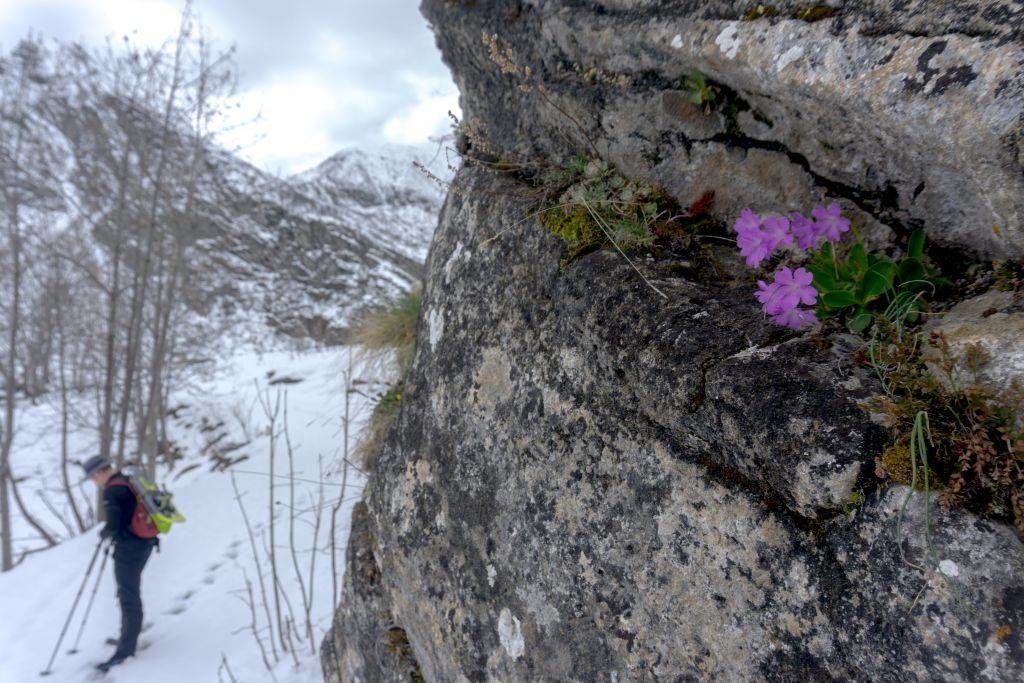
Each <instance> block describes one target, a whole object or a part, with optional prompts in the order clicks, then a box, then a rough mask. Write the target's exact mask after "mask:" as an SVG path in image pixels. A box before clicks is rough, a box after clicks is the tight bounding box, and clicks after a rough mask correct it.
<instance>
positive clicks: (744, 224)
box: [733, 209, 761, 235]
mask: <svg viewBox="0 0 1024 683" xmlns="http://www.w3.org/2000/svg"><path fill="white" fill-rule="evenodd" d="M760 227H761V217H760V216H758V215H757V214H756V213H754V212H753V210H751V209H743V211H741V212H740V217H739V218H737V219H736V223H735V225H733V228H734V229H735V230H736V232H737V233H739V234H741V235H742V234H743V233H744V232H750V231H751V230H758V229H760Z"/></svg>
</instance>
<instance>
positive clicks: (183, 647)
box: [0, 349, 367, 683]
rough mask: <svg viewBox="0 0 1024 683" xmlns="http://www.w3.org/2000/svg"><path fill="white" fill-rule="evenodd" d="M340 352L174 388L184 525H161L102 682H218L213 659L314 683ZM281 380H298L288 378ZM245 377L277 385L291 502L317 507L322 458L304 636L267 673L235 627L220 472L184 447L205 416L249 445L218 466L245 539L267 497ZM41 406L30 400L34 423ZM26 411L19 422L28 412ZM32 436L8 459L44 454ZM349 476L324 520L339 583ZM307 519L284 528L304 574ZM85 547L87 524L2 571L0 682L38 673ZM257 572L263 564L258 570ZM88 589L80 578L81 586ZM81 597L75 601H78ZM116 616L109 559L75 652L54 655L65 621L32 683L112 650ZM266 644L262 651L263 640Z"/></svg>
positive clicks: (233, 364)
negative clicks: (133, 638) (128, 650)
mask: <svg viewBox="0 0 1024 683" xmlns="http://www.w3.org/2000/svg"><path fill="white" fill-rule="evenodd" d="M346 356H347V351H345V350H342V349H334V350H330V351H320V352H308V353H304V354H301V355H294V354H290V353H287V352H276V353H269V354H265V355H262V356H259V355H256V354H255V353H242V354H237V355H235V356H234V357H233V358H231V359H229V360H228V361H227V362H226V363H225V364H224V365H223V366H222V367H221V369H220V371H219V372H218V373H217V374H216V375H215V376H214V377H212V378H210V379H208V380H205V381H202V382H199V383H197V384H196V386H195V387H194V388H193V389H192V390H190V391H189V392H187V393H185V394H182V395H181V396H179V398H180V399H181V401H182V402H183V403H185V404H187V407H186V408H184V409H183V411H182V413H181V414H182V416H183V417H182V419H181V420H180V421H179V423H178V424H177V426H176V428H175V429H176V435H175V436H176V440H177V441H178V442H179V443H182V444H184V445H185V448H184V450H185V452H186V453H188V454H189V455H187V457H186V459H185V460H184V461H183V462H181V463H179V464H178V466H177V467H176V471H177V472H181V471H182V470H183V468H184V467H185V466H188V465H189V464H195V463H203V465H202V466H200V467H196V468H194V469H192V470H190V471H188V472H186V473H185V474H184V475H183V476H181V477H180V478H179V479H177V480H174V479H172V478H171V477H172V476H173V474H172V475H170V476H165V477H163V478H164V480H165V481H166V482H167V483H168V484H169V485H170V487H171V488H172V490H173V491H174V493H175V500H176V502H177V503H178V505H179V507H180V509H181V510H182V511H183V512H184V514H185V515H186V517H187V518H188V521H187V522H186V523H184V524H182V525H180V526H178V527H176V528H174V529H173V530H172V531H171V533H170V534H169V535H168V536H167V537H166V538H165V539H164V540H163V544H162V550H161V552H160V553H159V554H154V555H153V556H152V557H151V559H150V561H149V564H148V565H147V567H146V570H145V571H144V573H143V582H142V592H143V603H144V607H145V622H146V624H148V627H147V628H145V630H144V632H143V634H142V638H141V641H140V642H141V647H142V648H143V649H141V650H140V652H139V653H138V656H137V657H136V658H134V659H131V660H129V661H128V662H126V663H125V664H124V665H122V666H121V667H118V668H117V669H114V670H113V671H111V672H110V673H109V674H108V675H107V676H106V677H105V678H103V680H110V681H129V680H146V681H148V682H149V683H165V682H166V683H172V682H174V683H177V682H180V681H218V680H225V681H226V680H230V679H229V678H228V677H227V674H226V673H223V672H220V673H218V669H219V667H221V665H222V662H223V661H226V662H227V665H228V666H229V667H230V669H231V673H232V674H233V676H234V679H235V680H238V681H264V680H268V681H269V680H276V681H319V680H321V679H322V676H321V673H320V667H319V661H318V657H317V655H316V654H315V649H316V648H317V647H318V645H319V641H320V639H321V638H322V636H323V634H324V632H325V630H326V629H327V628H328V627H329V625H330V618H331V614H332V612H333V607H334V605H333V603H334V600H333V598H332V595H331V593H332V581H331V571H330V564H331V558H330V555H329V551H328V543H327V532H328V528H329V522H330V520H329V517H330V504H331V503H333V502H334V501H335V500H336V499H338V497H339V496H341V495H342V489H341V487H340V483H341V479H342V474H341V472H339V471H338V467H336V465H337V464H338V463H340V462H341V457H340V456H341V450H342V447H341V443H342V439H341V415H342V412H343V404H342V403H343V401H344V396H345V390H344V387H343V386H342V380H341V379H340V376H341V372H342V370H343V368H344V367H345V363H346ZM270 371H273V377H274V378H288V382H289V383H283V384H278V385H276V386H268V372H270ZM295 379H300V380H301V381H299V382H297V383H291V381H292V380H295ZM257 385H259V386H260V387H262V388H264V389H266V388H269V389H270V391H271V398H272V399H273V398H274V396H275V394H276V392H277V390H278V388H280V389H282V392H283V390H285V389H286V390H287V404H288V410H289V416H288V417H289V423H290V433H291V438H292V441H293V445H294V447H295V468H296V478H302V479H308V480H310V481H309V482H306V481H301V482H297V483H296V505H295V507H296V508H299V509H307V508H311V507H315V506H316V504H317V500H318V499H317V495H318V490H319V486H318V485H317V484H316V483H313V482H315V481H316V480H317V479H318V467H319V465H318V459H319V458H320V457H322V458H323V463H324V468H325V469H328V468H330V470H329V471H328V472H327V473H325V477H324V481H326V482H327V484H326V485H325V486H324V492H325V493H324V495H325V498H326V503H327V505H325V506H324V507H323V508H322V509H324V518H323V519H322V524H321V528H320V530H319V533H318V539H317V542H316V544H315V545H316V548H317V565H318V569H317V571H316V574H315V578H314V581H313V588H312V590H313V600H312V606H313V609H312V616H313V619H312V620H313V623H314V642H313V643H312V644H311V643H310V642H308V640H307V642H303V643H301V644H299V646H298V647H297V655H298V657H299V666H297V667H296V666H295V664H294V663H293V662H292V660H291V658H290V656H287V655H286V656H282V657H281V659H280V661H279V662H278V663H277V664H276V665H275V666H274V668H273V671H272V672H268V671H267V670H266V668H265V667H264V665H263V663H262V661H261V657H260V653H259V649H258V647H257V645H256V641H255V640H254V637H253V635H252V633H251V631H250V630H249V623H250V620H251V615H250V611H249V608H248V607H247V605H246V604H245V603H244V602H243V600H242V597H243V595H244V594H245V577H248V578H249V580H251V581H252V583H253V589H254V593H255V595H256V600H257V602H258V603H259V601H260V598H259V587H258V583H257V573H256V570H255V565H254V561H253V552H252V550H251V547H250V542H249V537H248V535H247V534H246V531H245V525H244V524H243V521H242V517H241V513H240V511H239V509H238V505H237V503H236V501H235V500H234V494H233V492H232V487H231V478H230V476H229V475H228V474H227V473H225V472H220V471H216V472H211V471H209V469H208V467H206V466H205V461H204V460H203V459H202V456H200V455H199V454H198V451H199V450H200V444H202V443H203V442H204V439H206V434H207V433H208V432H203V431H200V425H201V424H203V423H202V422H201V417H206V418H207V419H206V422H205V424H206V425H210V424H216V423H218V422H220V421H221V420H224V421H225V425H224V426H223V427H222V429H223V430H224V431H225V433H226V437H225V438H230V439H234V440H235V441H236V442H237V443H242V442H245V441H246V435H245V432H248V433H249V435H250V436H252V437H253V440H252V441H251V443H249V444H248V445H246V446H244V447H242V448H239V449H238V450H237V452H238V453H243V452H244V453H246V454H248V455H249V459H248V460H246V461H244V462H242V463H240V464H237V465H235V466H234V467H233V468H232V469H233V470H234V471H235V476H236V478H237V481H238V484H239V487H240V489H241V490H242V491H243V499H244V503H245V506H246V508H247V511H248V514H249V517H250V520H251V521H252V522H253V525H254V526H255V527H256V531H255V533H256V534H257V536H259V535H261V534H264V532H265V531H266V530H267V515H268V513H267V508H268V506H267V502H268V499H269V496H270V493H269V481H270V479H269V477H268V476H266V473H267V472H268V470H269V447H268V446H269V440H268V437H267V434H266V425H267V419H266V418H265V417H264V416H263V415H262V413H261V410H260V408H259V406H258V405H257V404H256V393H257ZM353 396H354V398H355V399H358V401H359V402H358V403H356V404H355V405H353V416H354V417H357V421H359V420H358V416H365V414H366V409H367V404H366V400H365V399H364V398H362V397H361V396H359V395H358V394H353ZM44 408H45V407H40V415H42V416H43V418H45V410H44ZM26 419H28V420H29V421H31V415H29V416H28V417H27V418H26ZM37 426H38V425H37ZM357 428H358V426H356V427H354V430H355V429H357ZM51 431H52V430H51ZM35 433H36V438H34V439H31V440H26V441H25V442H24V443H23V444H22V445H23V448H22V449H21V450H20V451H19V453H18V454H17V455H18V457H20V458H25V459H27V458H28V455H29V451H31V452H32V453H34V454H35V457H36V458H38V457H41V454H43V453H47V452H49V453H56V452H58V451H57V450H56V449H54V448H53V444H52V439H53V438H54V436H53V435H52V434H51V435H49V436H47V435H46V434H45V433H41V432H40V431H39V430H38V429H37V430H36V432H35ZM352 433H353V434H354V433H355V431H353V432H352ZM48 439H49V440H50V442H48ZM190 439H191V440H192V441H191V444H190V443H189V440H190ZM276 463H277V470H278V472H287V458H286V451H285V449H284V443H283V440H281V439H279V441H278V447H277V457H276ZM15 464H17V462H16V463H15ZM276 481H277V485H276V488H275V492H274V496H275V500H276V501H277V502H278V505H277V510H278V513H277V514H278V520H277V523H276V525H275V528H276V533H277V539H276V545H277V546H278V553H279V559H278V572H279V575H280V577H281V583H282V586H283V588H284V592H285V593H286V594H287V596H288V601H289V602H290V603H291V605H292V607H293V609H294V610H295V612H296V620H297V621H298V622H300V625H301V622H303V621H304V619H303V618H302V617H301V616H300V613H301V611H302V608H301V603H302V598H301V595H300V590H299V587H298V582H297V580H296V578H295V569H294V567H293V565H292V561H291V555H290V554H289V553H288V550H287V545H288V544H287V537H288V521H287V517H286V514H287V509H288V496H289V489H288V486H287V483H288V481H287V479H285V478H280V479H277V480H276ZM362 484H363V482H362V479H361V478H360V477H359V476H358V474H357V473H356V472H355V471H353V470H352V469H349V476H348V487H347V489H345V492H344V496H343V501H344V504H343V507H342V509H341V512H340V514H339V515H338V518H337V526H336V538H335V540H336V544H337V549H338V556H337V557H338V559H337V568H338V571H339V576H338V586H339V588H340V582H341V577H340V572H341V571H342V570H343V568H344V562H343V557H344V547H345V543H346V536H347V534H348V528H349V519H348V518H349V514H350V510H351V505H352V504H353V503H354V502H355V501H356V500H357V499H358V497H359V495H360V492H361V488H362ZM313 521H314V517H313V513H312V511H307V512H304V513H303V515H302V517H301V518H300V519H299V520H298V522H297V523H296V525H295V535H296V543H295V545H296V547H297V548H299V553H298V562H299V563H300V568H301V571H302V573H303V575H304V578H307V577H308V572H309V562H310V559H311V552H310V550H309V549H310V548H312V547H313V546H314V541H313ZM96 542H97V536H96V530H95V529H93V530H90V531H89V532H88V533H86V534H85V535H83V536H78V537H76V538H72V539H71V540H68V541H65V542H63V543H61V544H60V545H58V546H57V547H55V548H53V549H50V550H47V551H45V552H41V553H38V554H34V555H31V556H29V557H27V558H26V559H25V561H24V562H23V563H22V564H21V565H19V566H18V567H16V568H15V569H14V570H12V571H10V572H8V573H6V574H0V614H2V618H0V650H2V655H0V682H2V683H22V682H24V681H31V680H40V679H39V672H40V671H41V670H42V669H43V667H44V666H45V664H46V661H47V659H48V657H49V655H50V652H51V650H52V648H53V646H54V643H55V642H56V639H57V635H58V633H59V631H60V627H61V625H62V624H63V622H64V619H65V617H66V616H67V612H68V609H69V607H70V605H71V602H72V600H73V597H74V595H75V592H76V591H77V589H78V586H79V584H80V582H81V578H82V576H83V572H84V570H85V567H86V565H87V563H88V561H89V558H90V556H91V553H92V551H93V549H94V548H95V546H96ZM257 542H259V539H257ZM260 554H261V555H262V550H261V551H260ZM261 559H263V558H261ZM264 572H265V573H266V572H267V568H266V566H264ZM91 588H92V582H91V581H90V584H89V586H88V587H87V589H86V594H88V592H89V591H90V590H91ZM307 589H308V587H307ZM86 597H87V595H86ZM271 602H272V598H271ZM84 604H85V599H83V603H82V606H83V607H84ZM79 614H81V607H80V610H79ZM264 614H265V613H264V612H263V608H262V604H261V603H260V604H259V605H258V609H257V617H258V618H259V625H260V628H261V629H265V628H266V618H265V616H264ZM118 619H119V612H118V609H117V605H116V599H115V591H114V579H113V573H112V566H111V565H110V564H108V565H107V568H106V571H105V574H104V575H103V577H102V580H101V581H100V583H99V592H98V594H97V597H96V602H95V605H94V606H93V610H92V614H91V616H90V618H89V622H88V624H87V626H86V631H85V634H84V636H83V637H82V642H81V645H80V648H79V650H80V652H79V653H78V654H75V655H69V654H66V651H67V650H68V649H69V648H70V647H71V645H72V643H73V642H74V638H75V635H76V633H77V631H78V626H79V617H78V616H76V617H75V619H74V621H73V623H72V626H71V628H70V629H69V633H68V635H67V637H66V639H65V642H64V645H63V646H62V648H61V652H60V653H59V654H58V658H57V660H56V662H55V664H54V666H53V673H52V675H51V676H49V677H48V678H47V679H46V680H48V681H62V682H63V681H69V682H70V681H75V682H77V681H82V680H87V679H88V677H89V676H90V674H91V671H92V665H93V664H94V663H96V662H98V661H102V660H103V659H105V658H106V657H108V656H109V654H110V653H111V652H112V650H113V648H112V647H110V646H108V645H105V644H104V641H105V639H106V638H108V637H116V635H117V632H118V623H119V621H118ZM264 635H266V634H265V633H264ZM311 645H312V648H311ZM267 647H268V650H269V644H268V645H267ZM279 654H280V653H279Z"/></svg>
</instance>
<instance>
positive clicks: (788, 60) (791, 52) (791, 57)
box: [775, 45, 804, 71]
mask: <svg viewBox="0 0 1024 683" xmlns="http://www.w3.org/2000/svg"><path fill="white" fill-rule="evenodd" d="M803 56H804V49H803V48H802V47H800V46H799V45H794V46H793V47H791V48H789V49H788V50H786V51H785V52H783V53H782V54H781V55H779V56H778V57H776V58H775V68H776V69H778V70H779V71H782V70H783V69H785V68H786V67H787V66H789V65H790V64H792V63H793V62H795V61H796V60H798V59H800V58H801V57H803Z"/></svg>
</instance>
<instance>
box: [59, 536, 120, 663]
mask: <svg viewBox="0 0 1024 683" xmlns="http://www.w3.org/2000/svg"><path fill="white" fill-rule="evenodd" d="M109 556H110V544H109V543H108V544H107V549H106V550H104V551H103V559H102V560H100V569H99V572H97V574H96V583H94V584H93V586H92V594H91V595H90V596H89V602H87V603H86V605H85V614H83V615H82V623H81V624H80V625H79V627H78V635H77V636H76V637H75V644H74V645H72V646H71V649H70V650H68V654H69V655H73V654H76V653H77V652H78V643H79V642H80V641H81V640H82V633H83V632H84V631H85V622H86V620H87V619H88V618H89V615H90V614H91V613H92V603H93V602H94V601H95V600H96V592H97V591H99V589H100V579H102V578H103V570H104V568H106V566H107V558H108V557H109Z"/></svg>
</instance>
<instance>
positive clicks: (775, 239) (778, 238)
mask: <svg viewBox="0 0 1024 683" xmlns="http://www.w3.org/2000/svg"><path fill="white" fill-rule="evenodd" d="M761 225H762V227H763V228H764V232H765V234H766V235H767V236H768V239H769V240H770V242H769V244H770V245H771V246H770V247H769V253H770V252H772V251H775V249H776V248H777V247H778V246H779V245H780V244H781V245H789V244H792V243H793V235H791V234H790V232H789V219H788V218H786V217H785V216H766V217H765V218H764V220H763V221H762V222H761Z"/></svg>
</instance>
